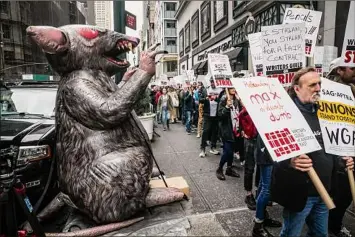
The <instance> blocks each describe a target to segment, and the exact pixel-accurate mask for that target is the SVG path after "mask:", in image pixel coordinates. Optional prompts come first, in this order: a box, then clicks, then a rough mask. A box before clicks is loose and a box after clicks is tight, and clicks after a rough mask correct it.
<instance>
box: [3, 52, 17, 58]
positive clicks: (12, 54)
mask: <svg viewBox="0 0 355 237" xmlns="http://www.w3.org/2000/svg"><path fill="white" fill-rule="evenodd" d="M4 59H5V60H14V59H15V52H14V51H4Z"/></svg>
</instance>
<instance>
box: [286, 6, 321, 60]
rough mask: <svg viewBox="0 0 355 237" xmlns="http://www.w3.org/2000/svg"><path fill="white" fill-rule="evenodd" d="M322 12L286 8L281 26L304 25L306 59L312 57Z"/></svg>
mask: <svg viewBox="0 0 355 237" xmlns="http://www.w3.org/2000/svg"><path fill="white" fill-rule="evenodd" d="M321 18H322V12H319V11H313V10H309V9H305V8H286V10H285V14H284V19H283V22H282V23H283V24H289V23H301V22H304V23H305V27H306V33H305V53H306V56H307V57H313V54H314V47H315V46H316V42H317V36H318V30H319V24H320V20H321Z"/></svg>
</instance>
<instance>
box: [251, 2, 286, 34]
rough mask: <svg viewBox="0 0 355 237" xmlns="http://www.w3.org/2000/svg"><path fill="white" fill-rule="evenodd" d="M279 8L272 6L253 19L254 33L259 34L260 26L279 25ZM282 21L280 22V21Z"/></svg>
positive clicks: (275, 5)
mask: <svg viewBox="0 0 355 237" xmlns="http://www.w3.org/2000/svg"><path fill="white" fill-rule="evenodd" d="M277 16H279V8H278V5H277V4H274V5H272V6H271V7H269V8H268V9H266V10H265V11H263V12H261V13H260V14H259V15H257V16H256V17H255V32H260V31H261V27H262V26H272V25H277V24H280V21H279V20H280V18H278V17H277ZM281 21H282V20H281Z"/></svg>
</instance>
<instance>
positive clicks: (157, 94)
mask: <svg viewBox="0 0 355 237" xmlns="http://www.w3.org/2000/svg"><path fill="white" fill-rule="evenodd" d="M161 95H162V93H161V92H160V91H157V93H155V104H156V105H157V104H158V102H159V98H160V96H161Z"/></svg>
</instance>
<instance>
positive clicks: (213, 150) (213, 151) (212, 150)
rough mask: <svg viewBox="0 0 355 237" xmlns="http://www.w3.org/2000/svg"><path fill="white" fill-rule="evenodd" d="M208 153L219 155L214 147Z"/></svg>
mask: <svg viewBox="0 0 355 237" xmlns="http://www.w3.org/2000/svg"><path fill="white" fill-rule="evenodd" d="M210 153H211V154H213V155H219V151H217V150H215V149H211V150H210Z"/></svg>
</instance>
